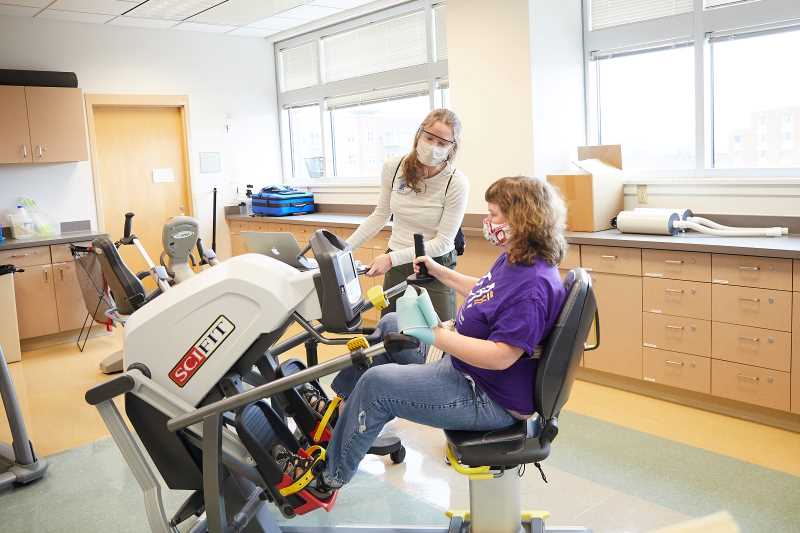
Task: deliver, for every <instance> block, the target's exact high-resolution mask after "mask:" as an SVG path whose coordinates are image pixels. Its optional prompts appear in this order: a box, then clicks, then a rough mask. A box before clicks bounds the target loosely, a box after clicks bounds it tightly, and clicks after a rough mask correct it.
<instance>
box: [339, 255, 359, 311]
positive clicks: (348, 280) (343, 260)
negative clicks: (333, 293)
mask: <svg viewBox="0 0 800 533" xmlns="http://www.w3.org/2000/svg"><path fill="white" fill-rule="evenodd" d="M336 260H337V262H338V263H339V272H340V273H341V276H342V280H341V281H342V285H344V288H345V292H346V293H347V300H348V302H350V304H351V305H355V304H357V303H358V302H359V301H360V300H361V284H360V283H359V282H358V274H357V273H356V265H355V262H354V261H353V254H352V253H351V252H341V253H339V255H338V256H337V257H336Z"/></svg>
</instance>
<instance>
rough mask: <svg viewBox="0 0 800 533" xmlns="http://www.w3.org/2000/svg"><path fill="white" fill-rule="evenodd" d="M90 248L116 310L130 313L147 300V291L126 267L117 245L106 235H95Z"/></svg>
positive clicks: (123, 313)
mask: <svg viewBox="0 0 800 533" xmlns="http://www.w3.org/2000/svg"><path fill="white" fill-rule="evenodd" d="M92 248H93V249H94V252H95V254H96V255H97V258H98V260H99V261H100V268H101V269H102V270H103V276H105V278H106V283H108V288H109V289H111V294H112V295H113V296H114V301H115V302H116V304H117V312H118V313H120V314H122V315H130V314H132V313H133V312H134V311H136V310H137V309H139V308H140V307H141V306H143V305H144V304H145V303H146V302H147V291H146V290H145V288H144V285H142V282H141V281H140V280H139V278H137V277H136V275H134V273H133V272H131V270H130V269H129V268H128V266H127V265H126V264H125V262H124V261H123V260H122V257H120V255H119V251H118V250H117V247H116V246H114V243H113V242H112V241H111V239H109V238H108V237H97V238H96V239H94V240H93V241H92Z"/></svg>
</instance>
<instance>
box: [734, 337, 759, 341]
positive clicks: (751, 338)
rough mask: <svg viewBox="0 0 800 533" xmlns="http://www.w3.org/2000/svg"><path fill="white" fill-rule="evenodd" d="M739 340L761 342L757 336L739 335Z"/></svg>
mask: <svg viewBox="0 0 800 533" xmlns="http://www.w3.org/2000/svg"><path fill="white" fill-rule="evenodd" d="M739 340H740V341H750V342H761V339H759V338H758V337H739Z"/></svg>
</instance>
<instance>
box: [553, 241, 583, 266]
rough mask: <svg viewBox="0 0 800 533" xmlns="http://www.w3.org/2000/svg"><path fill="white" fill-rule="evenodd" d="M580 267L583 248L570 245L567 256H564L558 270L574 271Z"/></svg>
mask: <svg viewBox="0 0 800 533" xmlns="http://www.w3.org/2000/svg"><path fill="white" fill-rule="evenodd" d="M579 266H581V247H580V246H579V245H577V244H570V245H569V246H568V247H567V254H566V255H565V256H564V259H563V260H562V261H561V263H559V265H558V268H560V269H562V270H572V269H573V268H575V267H579Z"/></svg>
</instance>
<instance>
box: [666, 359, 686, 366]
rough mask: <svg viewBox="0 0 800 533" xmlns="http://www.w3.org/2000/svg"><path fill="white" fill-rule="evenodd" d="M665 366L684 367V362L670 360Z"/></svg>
mask: <svg viewBox="0 0 800 533" xmlns="http://www.w3.org/2000/svg"><path fill="white" fill-rule="evenodd" d="M664 364H665V365H672V366H683V361H671V360H669V359H667V360H665V361H664Z"/></svg>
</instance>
